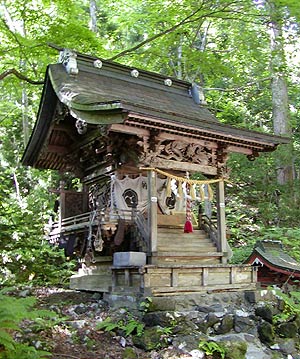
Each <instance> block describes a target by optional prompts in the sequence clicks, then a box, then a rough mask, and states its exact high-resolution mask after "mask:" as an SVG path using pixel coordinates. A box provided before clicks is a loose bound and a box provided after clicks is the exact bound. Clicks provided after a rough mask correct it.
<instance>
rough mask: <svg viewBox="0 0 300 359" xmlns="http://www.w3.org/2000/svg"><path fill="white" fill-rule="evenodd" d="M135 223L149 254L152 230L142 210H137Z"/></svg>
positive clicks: (143, 245)
mask: <svg viewBox="0 0 300 359" xmlns="http://www.w3.org/2000/svg"><path fill="white" fill-rule="evenodd" d="M134 223H135V225H136V229H137V234H138V236H139V239H140V240H141V242H142V247H144V248H145V249H146V252H147V254H150V232H149V227H148V222H147V220H146V218H145V217H144V215H143V214H142V213H141V212H140V211H136V212H135V215H134Z"/></svg>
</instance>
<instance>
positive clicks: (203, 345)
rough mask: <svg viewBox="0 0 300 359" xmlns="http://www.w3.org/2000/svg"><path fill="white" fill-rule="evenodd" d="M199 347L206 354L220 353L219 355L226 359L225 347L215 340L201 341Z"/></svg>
mask: <svg viewBox="0 0 300 359" xmlns="http://www.w3.org/2000/svg"><path fill="white" fill-rule="evenodd" d="M199 349H200V350H202V351H203V352H204V353H205V355H211V356H214V355H215V354H216V355H218V357H220V358H222V359H224V358H225V355H226V350H225V348H224V347H223V346H222V345H221V344H219V343H216V342H213V341H210V342H208V341H201V342H200V343H199Z"/></svg>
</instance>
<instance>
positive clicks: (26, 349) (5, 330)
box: [0, 290, 55, 359]
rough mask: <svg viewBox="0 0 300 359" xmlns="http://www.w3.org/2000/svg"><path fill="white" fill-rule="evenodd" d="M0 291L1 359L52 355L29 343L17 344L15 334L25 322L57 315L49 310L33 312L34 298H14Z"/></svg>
mask: <svg viewBox="0 0 300 359" xmlns="http://www.w3.org/2000/svg"><path fill="white" fill-rule="evenodd" d="M5 292H6V291H4V290H1V291H0V359H23V358H24V359H25V358H30V359H40V358H45V357H46V356H49V355H51V353H49V352H47V351H43V350H38V349H36V348H35V347H34V346H31V345H29V344H28V343H21V342H17V341H16V340H15V339H14V333H16V332H21V331H22V328H21V322H22V321H23V320H25V319H26V320H28V319H29V320H33V321H34V320H36V319H40V320H41V319H44V320H46V318H47V319H50V318H51V317H54V316H55V313H53V312H50V311H47V310H33V306H34V305H35V303H36V299H35V298H33V297H27V298H14V297H11V296H8V295H6V294H5Z"/></svg>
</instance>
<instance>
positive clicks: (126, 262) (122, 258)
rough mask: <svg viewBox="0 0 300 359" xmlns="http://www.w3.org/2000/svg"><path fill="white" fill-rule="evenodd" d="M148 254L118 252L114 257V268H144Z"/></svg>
mask: <svg viewBox="0 0 300 359" xmlns="http://www.w3.org/2000/svg"><path fill="white" fill-rule="evenodd" d="M145 264H146V253H144V252H116V253H114V257H113V266H114V267H131V266H137V267H140V266H144V265H145Z"/></svg>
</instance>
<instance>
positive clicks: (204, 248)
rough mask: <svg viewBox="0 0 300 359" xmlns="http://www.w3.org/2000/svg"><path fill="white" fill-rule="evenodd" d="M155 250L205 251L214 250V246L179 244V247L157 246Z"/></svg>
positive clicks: (177, 251)
mask: <svg viewBox="0 0 300 359" xmlns="http://www.w3.org/2000/svg"><path fill="white" fill-rule="evenodd" d="M157 250H158V251H161V252H173V253H174V252H175V253H186V252H191V253H198V252H199V253H207V252H215V251H216V247H215V246H213V245H210V246H202V247H201V246H192V245H189V246H181V247H175V246H171V245H170V246H160V245H158V246H157Z"/></svg>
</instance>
